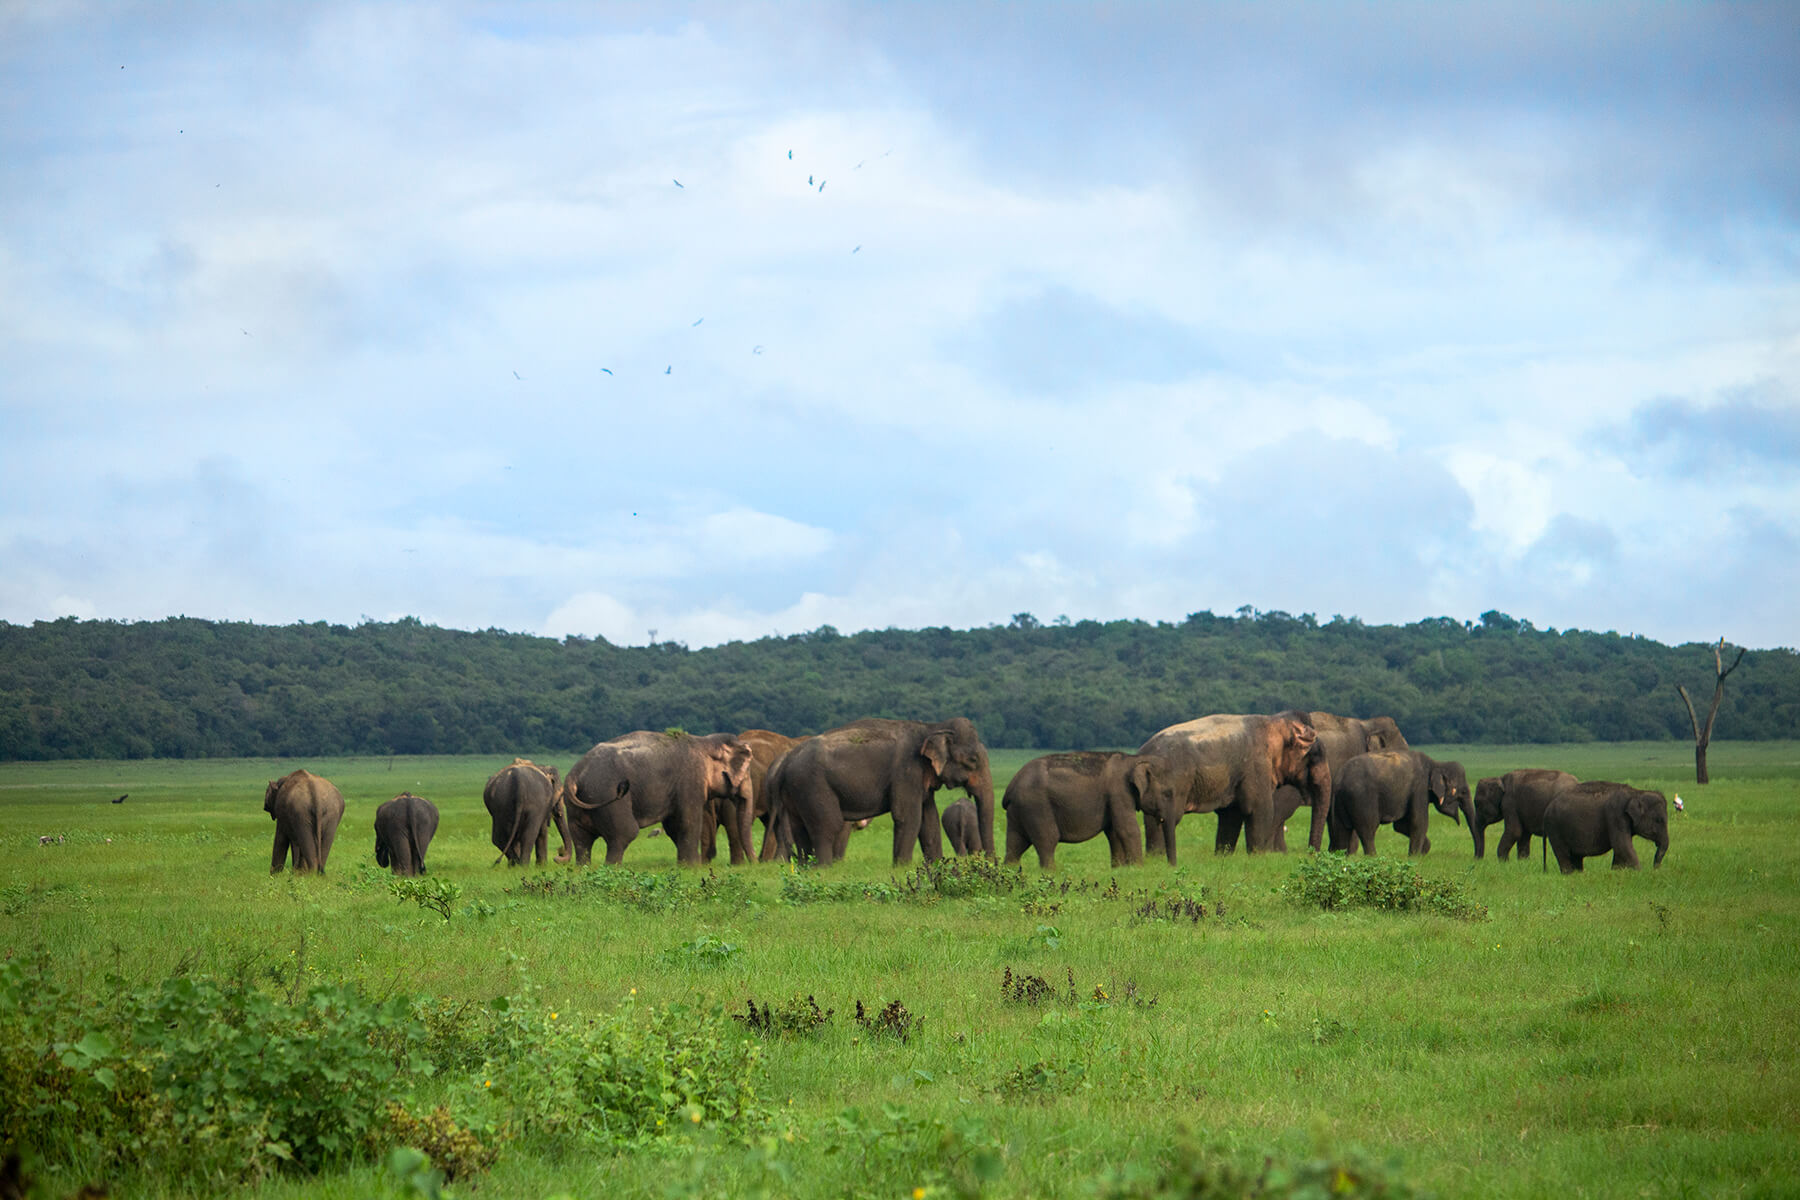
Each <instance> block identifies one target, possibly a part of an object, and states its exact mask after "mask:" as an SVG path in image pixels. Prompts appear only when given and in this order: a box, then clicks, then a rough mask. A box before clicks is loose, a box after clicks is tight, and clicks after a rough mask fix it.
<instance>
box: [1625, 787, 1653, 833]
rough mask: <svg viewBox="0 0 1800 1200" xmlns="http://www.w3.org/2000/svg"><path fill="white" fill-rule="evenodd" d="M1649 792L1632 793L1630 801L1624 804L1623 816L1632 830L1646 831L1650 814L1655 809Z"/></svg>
mask: <svg viewBox="0 0 1800 1200" xmlns="http://www.w3.org/2000/svg"><path fill="white" fill-rule="evenodd" d="M1651 797H1652V793H1650V792H1634V793H1632V796H1631V799H1629V800H1627V801H1626V802H1625V816H1626V818H1627V819H1628V820H1629V821H1630V822H1631V827H1632V828H1633V829H1648V828H1649V827H1650V818H1651V814H1652V813H1653V812H1654V811H1655V809H1656V804H1655V802H1654V801H1653V800H1652V798H1651Z"/></svg>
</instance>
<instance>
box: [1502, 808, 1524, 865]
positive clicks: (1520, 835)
mask: <svg viewBox="0 0 1800 1200" xmlns="http://www.w3.org/2000/svg"><path fill="white" fill-rule="evenodd" d="M1515 846H1517V847H1518V849H1519V857H1520V858H1521V859H1528V858H1530V857H1531V835H1530V834H1528V833H1526V832H1525V831H1524V828H1523V827H1522V826H1521V825H1519V824H1518V822H1516V821H1514V820H1512V819H1511V818H1510V817H1509V818H1508V819H1507V822H1506V828H1504V829H1502V830H1501V831H1500V848H1499V849H1498V850H1496V851H1494V853H1495V854H1497V855H1499V856H1500V861H1501V862H1505V861H1506V855H1507V853H1508V852H1509V851H1511V850H1512V849H1513V847H1515Z"/></svg>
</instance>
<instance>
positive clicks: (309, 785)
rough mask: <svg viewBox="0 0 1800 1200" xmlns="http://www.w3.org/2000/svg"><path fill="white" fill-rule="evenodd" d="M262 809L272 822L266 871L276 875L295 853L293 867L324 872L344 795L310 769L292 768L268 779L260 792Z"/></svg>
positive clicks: (342, 815) (342, 812)
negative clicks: (272, 840)
mask: <svg viewBox="0 0 1800 1200" xmlns="http://www.w3.org/2000/svg"><path fill="white" fill-rule="evenodd" d="M263 811H264V812H266V813H268V814H269V816H270V818H271V819H272V820H274V822H275V854H274V857H273V858H272V859H271V860H270V862H269V874H271V875H279V874H280V873H281V870H282V868H283V867H285V866H286V865H287V859H288V852H289V851H290V850H291V851H292V852H293V856H294V870H296V871H301V872H305V871H323V870H324V869H325V860H326V859H328V858H330V857H331V843H332V842H333V841H334V840H335V839H336V838H337V827H338V822H339V821H342V820H343V819H344V797H343V794H342V793H341V792H339V791H338V790H337V787H336V786H335V785H334V784H332V782H331V781H330V780H328V779H323V778H321V777H319V776H317V775H314V774H313V773H312V772H311V771H292V772H290V773H288V774H286V775H283V776H282V777H281V778H280V779H271V780H270V781H269V786H268V788H267V789H266V790H265V791H264V792H263Z"/></svg>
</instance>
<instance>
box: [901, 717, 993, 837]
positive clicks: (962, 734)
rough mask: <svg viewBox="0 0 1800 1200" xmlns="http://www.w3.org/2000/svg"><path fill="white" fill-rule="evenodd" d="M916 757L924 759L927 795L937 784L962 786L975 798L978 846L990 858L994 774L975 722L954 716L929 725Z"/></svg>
mask: <svg viewBox="0 0 1800 1200" xmlns="http://www.w3.org/2000/svg"><path fill="white" fill-rule="evenodd" d="M919 757H921V758H923V759H924V760H925V764H926V771H925V790H926V792H927V794H929V793H930V792H932V791H933V790H935V789H937V788H940V787H954V788H961V789H962V790H963V791H965V792H967V793H968V794H969V798H970V799H972V800H974V801H975V813H976V818H977V820H978V821H979V822H980V825H981V849H982V852H983V853H985V854H987V855H988V856H989V857H993V854H994V776H993V772H992V771H991V770H990V769H989V768H988V755H987V747H986V746H983V745H982V744H981V735H980V734H978V733H976V732H975V722H973V721H971V720H969V718H967V717H956V718H953V719H952V720H949V721H946V722H944V723H943V724H942V725H935V726H932V727H931V728H930V729H929V730H927V732H926V734H925V740H924V741H923V742H922V743H920V746H919Z"/></svg>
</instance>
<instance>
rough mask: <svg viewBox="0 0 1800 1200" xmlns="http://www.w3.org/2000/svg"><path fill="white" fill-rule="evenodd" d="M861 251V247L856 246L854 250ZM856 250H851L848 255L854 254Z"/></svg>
mask: <svg viewBox="0 0 1800 1200" xmlns="http://www.w3.org/2000/svg"><path fill="white" fill-rule="evenodd" d="M861 249H862V247H861V246H858V247H857V248H856V250H861ZM856 250H852V251H851V252H850V253H852V254H855V253H856Z"/></svg>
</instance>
